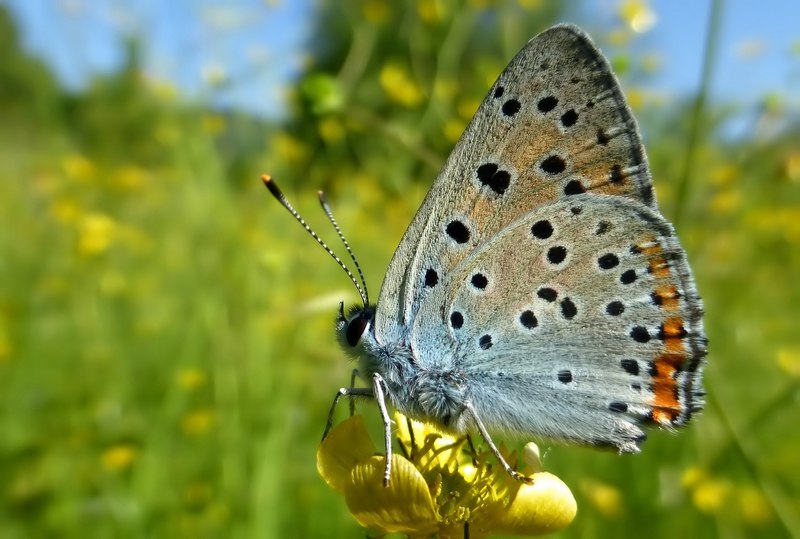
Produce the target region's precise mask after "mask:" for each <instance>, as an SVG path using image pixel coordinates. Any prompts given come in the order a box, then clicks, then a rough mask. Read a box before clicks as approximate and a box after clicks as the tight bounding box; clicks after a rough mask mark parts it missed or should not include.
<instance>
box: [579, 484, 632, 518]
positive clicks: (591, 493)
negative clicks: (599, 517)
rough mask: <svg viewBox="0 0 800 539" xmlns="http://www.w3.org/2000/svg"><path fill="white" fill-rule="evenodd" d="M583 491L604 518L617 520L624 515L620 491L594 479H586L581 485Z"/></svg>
mask: <svg viewBox="0 0 800 539" xmlns="http://www.w3.org/2000/svg"><path fill="white" fill-rule="evenodd" d="M581 490H582V491H583V493H584V495H585V496H586V497H587V498H588V499H589V501H590V502H591V504H592V505H593V506H594V507H595V508H596V509H597V510H598V511H599V512H600V513H601V514H603V515H604V516H606V517H608V518H615V517H618V516H620V515H621V514H622V512H623V504H622V493H621V492H620V491H619V489H617V488H615V487H612V486H611V485H606V484H605V483H601V482H600V481H596V480H594V479H586V480H584V481H583V482H582V483H581Z"/></svg>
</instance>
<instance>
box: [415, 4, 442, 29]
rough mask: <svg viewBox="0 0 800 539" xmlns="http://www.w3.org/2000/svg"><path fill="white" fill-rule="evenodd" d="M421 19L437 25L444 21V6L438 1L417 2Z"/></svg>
mask: <svg viewBox="0 0 800 539" xmlns="http://www.w3.org/2000/svg"><path fill="white" fill-rule="evenodd" d="M417 13H419V18H420V19H422V20H423V21H425V22H426V23H428V24H436V23H438V22H441V21H442V20H444V18H445V16H446V14H445V12H444V5H442V2H440V1H438V0H417Z"/></svg>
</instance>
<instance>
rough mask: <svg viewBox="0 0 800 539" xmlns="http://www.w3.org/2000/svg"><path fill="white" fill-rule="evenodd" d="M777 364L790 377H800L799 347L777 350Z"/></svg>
mask: <svg viewBox="0 0 800 539" xmlns="http://www.w3.org/2000/svg"><path fill="white" fill-rule="evenodd" d="M778 366H779V367H780V368H781V370H782V371H783V372H785V373H786V374H788V375H789V376H791V377H792V378H800V348H781V349H780V350H778Z"/></svg>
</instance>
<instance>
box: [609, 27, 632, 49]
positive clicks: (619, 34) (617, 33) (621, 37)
mask: <svg viewBox="0 0 800 539" xmlns="http://www.w3.org/2000/svg"><path fill="white" fill-rule="evenodd" d="M632 37H633V35H632V34H631V33H630V31H629V30H626V29H622V30H613V31H611V32H610V33H609V34H608V42H609V43H610V44H611V45H614V46H615V47H622V46H623V45H627V44H628V43H629V42H630V40H631V38H632Z"/></svg>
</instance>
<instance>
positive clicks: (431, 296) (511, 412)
mask: <svg viewBox="0 0 800 539" xmlns="http://www.w3.org/2000/svg"><path fill="white" fill-rule="evenodd" d="M410 340H411V347H412V349H413V350H425V351H426V353H425V355H424V358H421V361H424V362H425V364H426V365H427V366H429V367H431V368H435V367H436V366H437V365H438V366H440V367H442V366H445V365H447V366H448V368H449V369H451V370H453V371H455V372H458V373H460V379H461V380H462V382H461V383H462V385H463V386H464V387H465V388H466V392H465V398H466V399H468V400H469V401H470V402H471V403H472V405H473V406H474V408H475V410H476V411H477V413H478V415H479V417H481V418H482V420H483V422H484V423H485V424H486V426H487V427H488V428H489V429H490V430H495V431H501V432H502V431H505V432H512V433H517V434H527V435H544V436H547V437H550V438H556V439H562V440H569V441H575V442H581V443H584V444H585V443H589V444H595V445H610V446H614V447H617V448H618V449H619V450H620V451H624V452H634V451H638V446H639V444H640V443H641V441H642V440H643V439H644V433H643V432H642V430H641V429H640V428H639V427H638V425H639V424H641V423H648V422H649V423H655V424H659V425H662V426H667V427H670V426H679V425H682V424H683V423H685V422H686V421H688V419H689V418H690V416H691V414H692V412H693V411H696V410H698V409H699V408H701V407H702V387H701V370H702V360H703V357H704V356H705V353H706V350H705V342H706V341H705V337H704V333H703V326H702V308H701V304H700V300H699V298H698V296H697V292H696V290H695V288H694V283H693V280H692V277H691V274H690V270H689V267H688V265H687V262H686V259H685V255H684V252H683V250H682V249H681V247H680V245H679V243H678V241H677V239H676V238H675V236H674V232H673V229H672V226H671V225H670V224H669V223H667V222H666V221H665V220H664V219H663V217H661V216H660V215H659V214H658V213H657V212H656V211H654V210H652V209H650V208H647V207H646V206H644V205H643V204H641V203H639V202H636V201H633V200H629V199H626V198H622V197H609V196H598V195H592V194H582V195H576V196H574V197H571V198H570V199H568V200H562V201H557V202H554V203H552V204H550V205H547V206H543V207H539V208H536V209H534V210H532V211H531V212H529V213H528V214H526V215H524V216H523V217H522V218H520V219H518V220H517V221H515V222H514V223H511V224H509V226H507V227H506V228H504V229H503V230H501V231H500V232H499V233H498V234H496V235H495V236H493V237H492V238H490V239H489V240H488V241H487V242H485V243H484V244H483V245H482V246H481V247H480V248H478V249H477V250H475V251H474V252H473V253H471V254H470V255H469V256H468V257H467V258H465V259H464V260H463V261H462V262H461V263H460V264H458V265H457V266H456V267H455V268H453V269H452V270H451V271H450V272H449V273H448V274H447V278H445V279H444V280H442V281H441V282H440V283H437V285H436V286H434V287H432V288H431V289H430V292H429V293H428V294H427V295H426V297H425V298H424V299H423V301H422V303H421V306H420V309H419V311H418V313H417V316H416V318H415V320H414V326H413V331H412V334H411V339H410ZM469 428H470V425H462V426H460V428H459V430H461V429H463V430H468V429H469Z"/></svg>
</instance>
